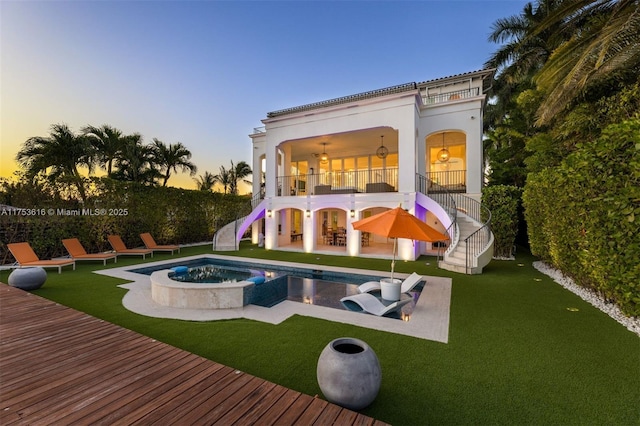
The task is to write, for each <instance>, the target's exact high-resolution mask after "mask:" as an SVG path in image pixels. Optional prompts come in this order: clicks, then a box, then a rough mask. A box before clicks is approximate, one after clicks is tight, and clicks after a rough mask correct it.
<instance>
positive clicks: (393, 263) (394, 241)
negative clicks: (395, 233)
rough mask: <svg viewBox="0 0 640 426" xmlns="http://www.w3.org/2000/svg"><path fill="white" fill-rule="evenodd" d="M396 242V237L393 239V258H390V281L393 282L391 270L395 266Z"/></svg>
mask: <svg viewBox="0 0 640 426" xmlns="http://www.w3.org/2000/svg"><path fill="white" fill-rule="evenodd" d="M397 244H398V239H397V238H394V239H393V259H392V260H391V282H393V270H394V269H395V267H396V246H397Z"/></svg>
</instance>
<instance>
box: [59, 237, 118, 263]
mask: <svg viewBox="0 0 640 426" xmlns="http://www.w3.org/2000/svg"><path fill="white" fill-rule="evenodd" d="M62 244H63V245H64V248H66V249H67V251H68V252H69V255H70V256H71V258H72V259H73V260H102V264H103V265H106V264H107V260H109V259H114V263H115V262H117V261H118V254H117V253H91V254H89V253H87V251H86V250H85V249H84V247H83V246H82V243H81V242H80V240H79V239H77V238H68V239H66V240H62Z"/></svg>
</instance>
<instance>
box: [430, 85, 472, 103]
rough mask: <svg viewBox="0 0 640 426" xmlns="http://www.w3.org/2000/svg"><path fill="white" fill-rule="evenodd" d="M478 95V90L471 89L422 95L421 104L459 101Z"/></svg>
mask: <svg viewBox="0 0 640 426" xmlns="http://www.w3.org/2000/svg"><path fill="white" fill-rule="evenodd" d="M478 95H480V88H479V87H473V88H471V89H464V90H456V91H454V92H446V93H438V94H428V95H424V96H422V103H423V104H424V105H433V104H439V103H442V102H449V101H456V100H459V99H466V98H473V97H475V96H478Z"/></svg>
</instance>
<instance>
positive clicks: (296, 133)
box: [250, 73, 485, 260]
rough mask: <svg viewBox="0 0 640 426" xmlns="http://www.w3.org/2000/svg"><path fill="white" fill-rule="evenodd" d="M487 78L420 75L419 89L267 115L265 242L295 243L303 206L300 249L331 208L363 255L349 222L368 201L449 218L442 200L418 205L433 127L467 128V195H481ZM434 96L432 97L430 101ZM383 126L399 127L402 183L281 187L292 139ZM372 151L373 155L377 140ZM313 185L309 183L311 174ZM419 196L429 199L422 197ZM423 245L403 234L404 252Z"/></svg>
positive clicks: (349, 251) (258, 144)
mask: <svg viewBox="0 0 640 426" xmlns="http://www.w3.org/2000/svg"><path fill="white" fill-rule="evenodd" d="M472 74H473V73H472ZM482 78H484V77H482ZM482 78H475V77H474V76H471V77H469V78H463V79H459V80H456V79H455V78H452V79H443V80H442V81H440V80H438V81H436V82H435V83H433V84H431V85H430V83H428V82H427V83H419V84H417V86H416V87H415V88H414V89H413V90H411V89H407V90H404V89H403V90H402V91H400V92H398V93H389V94H383V95H379V96H377V95H376V96H373V97H370V98H365V99H361V98H357V97H354V100H353V101H352V102H350V99H347V101H345V102H342V103H336V104H331V103H329V104H327V105H326V106H324V105H320V106H316V105H312V106H311V108H301V109H296V108H294V109H292V110H290V111H289V110H287V111H286V112H285V113H282V114H276V115H270V116H269V117H268V118H266V119H264V120H262V121H263V123H264V125H265V128H264V131H260V132H256V133H254V134H252V135H250V136H251V138H252V141H253V148H254V149H253V155H254V158H253V170H254V176H253V190H254V194H257V193H259V191H260V190H261V188H260V182H261V175H260V173H261V166H262V159H263V158H264V159H265V164H266V168H265V170H264V172H265V179H266V182H265V188H264V189H265V201H266V203H265V205H266V207H265V209H266V211H267V214H266V215H265V222H264V244H265V248H267V249H273V248H277V247H280V246H284V245H288V244H289V243H290V234H291V231H292V229H291V221H292V219H291V218H292V209H298V210H300V211H301V212H302V213H301V217H302V226H301V231H302V234H303V242H302V250H303V251H305V252H315V251H317V246H318V230H319V229H320V228H319V227H320V226H321V225H322V223H321V222H322V218H321V212H322V211H324V210H326V209H332V210H337V211H340V212H342V213H341V214H343V215H344V217H346V223H345V228H346V230H347V246H346V247H345V254H346V255H349V256H358V255H359V254H360V251H361V244H360V238H359V235H360V233H359V232H358V231H355V230H353V227H352V226H351V224H352V223H353V222H354V221H356V220H358V219H360V218H361V215H362V212H363V211H365V210H368V209H373V208H389V209H390V208H394V207H397V206H398V205H402V206H403V207H404V208H406V209H408V210H409V211H410V212H411V213H413V214H417V215H418V216H419V217H421V218H422V219H423V220H426V216H427V213H430V214H431V217H432V218H433V217H434V216H435V218H436V221H437V220H439V221H440V223H441V224H443V225H444V224H447V222H448V224H450V219H449V218H448V216H447V215H446V212H445V211H444V210H443V209H442V208H438V207H437V205H431V206H430V207H429V208H426V207H418V205H417V197H416V173H419V174H422V175H425V172H426V171H427V170H429V165H428V164H427V144H426V141H427V137H429V135H433V134H436V133H441V132H459V133H461V134H464V137H465V142H464V143H465V155H466V158H465V167H466V191H467V195H470V196H472V197H474V198H477V199H479V197H480V194H481V190H482V186H483V158H482V114H483V107H484V98H485V97H484V95H483V93H482V85H483V82H482ZM452 91H454V92H455V94H454V95H455V96H454V97H453V99H451V96H450V97H447V93H450V92H452ZM458 92H459V94H460V95H459V96H460V97H458ZM429 96H431V98H429V102H427V101H426V99H427V98H428V97H429ZM378 128H385V129H392V130H393V131H394V132H395V135H397V150H398V167H397V168H398V177H397V179H398V181H397V191H395V192H381V193H350V194H325V195H312V193H311V191H310V190H307V191H306V194H305V195H302V196H293V194H289V193H288V192H287V191H288V190H289V188H288V187H287V188H280V192H279V187H278V177H279V176H284V175H289V174H290V170H291V157H292V147H293V146H295V144H296V143H297V141H298V140H301V141H302V140H304V139H309V138H319V137H324V136H327V135H339V134H348V133H349V132H359V131H363V130H369V129H378ZM320 149H322V148H320ZM331 149H332V150H333V151H334V154H336V155H337V157H339V155H338V154H339V150H340V146H331ZM370 154H374V155H375V148H374V150H373V152H372V153H370ZM316 156H317V155H316ZM298 160H299V161H300V159H298ZM301 161H307V163H308V167H309V168H314V170H318V168H317V167H318V165H319V164H318V159H317V158H314V157H313V156H311V155H307V156H306V157H304V159H303V160H301ZM310 174H313V173H310ZM307 185H308V186H310V185H309V183H308V182H307ZM295 186H297V184H296V185H295ZM289 195H291V196H289ZM420 195H422V194H420ZM420 199H421V200H424V197H421V198H420ZM425 209H426V210H425ZM352 211H353V215H354V216H353V217H351V212H352ZM269 213H270V214H269ZM448 224H447V226H448ZM257 228H258V227H254V230H253V234H252V237H253V238H252V239H253V241H254V242H257V240H258V231H257ZM421 247H423V245H421V244H413V242H412V241H408V240H400V241H399V246H398V256H399V259H404V260H415V259H416V258H417V257H418V256H419V255H420V248H421Z"/></svg>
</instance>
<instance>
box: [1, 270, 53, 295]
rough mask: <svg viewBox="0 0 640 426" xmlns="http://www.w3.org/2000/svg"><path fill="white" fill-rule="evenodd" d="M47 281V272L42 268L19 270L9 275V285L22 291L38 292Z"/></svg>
mask: <svg viewBox="0 0 640 426" xmlns="http://www.w3.org/2000/svg"><path fill="white" fill-rule="evenodd" d="M46 280H47V272H46V271H45V270H44V269H43V268H40V267H29V268H18V269H14V270H13V272H11V273H10V274H9V279H8V281H9V285H10V286H13V287H17V288H20V289H22V290H27V291H29V290H36V289H39V288H40V287H42V285H43V284H44V282H45V281H46Z"/></svg>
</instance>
